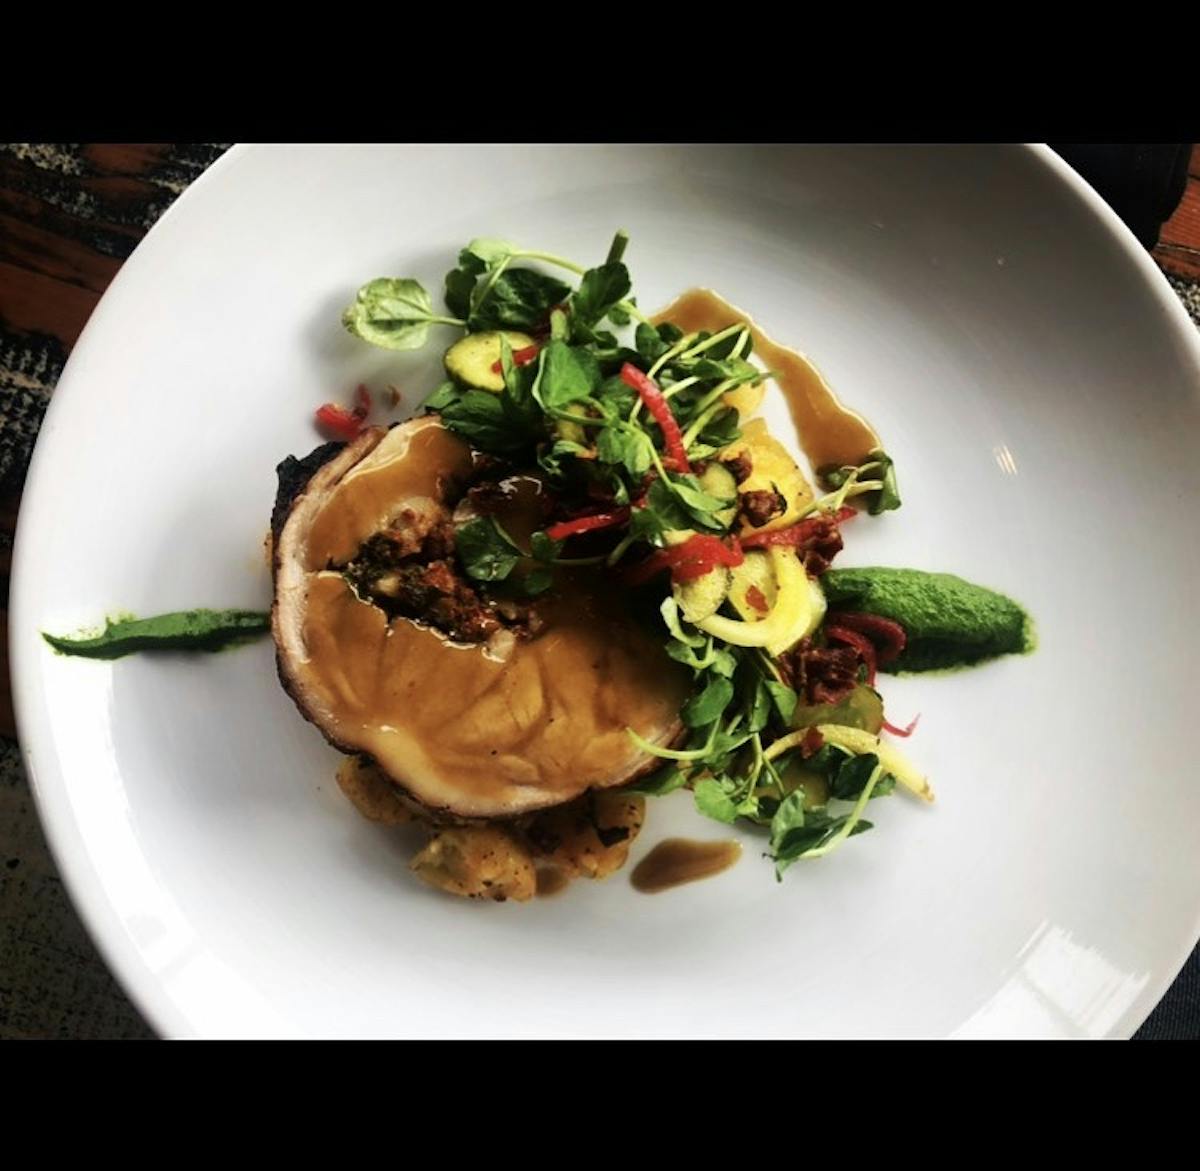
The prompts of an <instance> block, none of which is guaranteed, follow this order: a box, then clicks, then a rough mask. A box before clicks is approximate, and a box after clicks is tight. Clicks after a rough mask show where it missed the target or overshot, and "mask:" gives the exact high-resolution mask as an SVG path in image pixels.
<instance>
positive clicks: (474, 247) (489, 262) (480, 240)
mask: <svg viewBox="0 0 1200 1171" xmlns="http://www.w3.org/2000/svg"><path fill="white" fill-rule="evenodd" d="M520 251H521V249H520V248H518V247H517V246H516V245H515V244H513V243H511V242H510V241H508V240H498V239H497V238H496V237H494V236H477V237H476V238H475V239H474V240H472V241H471V242H470V243H469V244H468V245H467V246H466V247H465V248H464V249H463V250H462V252H461V253H460V254H459V264H462V262H463V257H464V256H473V257H475V258H476V259H477V260H478V261H479V262H480V263H481V264H482V265H483V266H484V267H485V268H495V267H496V265H497V264H499V263H500V262H501V261H503V260H509V259H511V258H512V257H513V256H515V255H516V254H517V253H518V252H520Z"/></svg>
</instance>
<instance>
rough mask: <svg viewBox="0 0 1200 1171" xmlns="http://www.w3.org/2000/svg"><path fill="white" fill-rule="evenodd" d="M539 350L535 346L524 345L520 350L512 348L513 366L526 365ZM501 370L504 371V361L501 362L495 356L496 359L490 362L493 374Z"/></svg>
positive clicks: (499, 372) (500, 372)
mask: <svg viewBox="0 0 1200 1171" xmlns="http://www.w3.org/2000/svg"><path fill="white" fill-rule="evenodd" d="M540 352H541V351H540V349H539V348H538V347H537V346H525V347H524V348H522V349H520V350H513V356H512V360H513V365H514V366H528V365H529V363H530V362H532V361H533V360H534V358H536V357H537V356H538V354H539V353H540ZM503 372H504V363H503V362H501V361H500V359H499V358H497V359H496V361H494V362H493V363H492V373H493V374H502V373H503Z"/></svg>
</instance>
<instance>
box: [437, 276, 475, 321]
mask: <svg viewBox="0 0 1200 1171" xmlns="http://www.w3.org/2000/svg"><path fill="white" fill-rule="evenodd" d="M478 280H479V274H478V273H477V272H471V271H469V270H467V269H465V268H452V269H451V270H450V271H449V272H448V273H446V281H445V285H444V287H443V291H442V297H443V299H444V300H445V302H446V308H447V309H449V310H450V312H451V313H453V314H454V316H455V317H460V318H462V319H463V320H464V321H465V320H466V319H467V318H468V317H469V316H470V315H471V296H472V294H473V293H474V292H475V284H476V282H477V281H478Z"/></svg>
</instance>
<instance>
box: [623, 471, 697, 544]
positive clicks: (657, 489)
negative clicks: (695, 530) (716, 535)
mask: <svg viewBox="0 0 1200 1171" xmlns="http://www.w3.org/2000/svg"><path fill="white" fill-rule="evenodd" d="M643 511H647V512H649V513H650V514H651V517H652V518H653V522H654V523H655V524H656V525H657V531H658V532H660V533H661V532H663V531H664V530H667V529H690V528H691V527H692V514H691V512H690V511H689V510H688V509H686V508H685V507H684V506H683V504H682V503H680V501H679V499H678V498H677V497H676V496H675V494H674V493H673V492H672V491H671V488H670V486H669V485H668V484H666V483H665V482H664V481H663V480H655V481H654V483H653V484H651V485H650V490H649V491H648V492H647V493H646V508H645V509H644V510H643ZM634 515H635V516H636V515H637V514H636V513H635V514H634ZM643 523H644V524H645V525H646V526H647V528H649V527H650V524H651V521H650V520H649V519H647V520H646V521H644V522H643Z"/></svg>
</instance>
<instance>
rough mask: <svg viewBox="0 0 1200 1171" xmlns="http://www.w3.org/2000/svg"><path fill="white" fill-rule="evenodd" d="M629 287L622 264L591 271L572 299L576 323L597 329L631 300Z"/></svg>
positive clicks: (573, 317) (609, 265) (584, 275)
mask: <svg viewBox="0 0 1200 1171" xmlns="http://www.w3.org/2000/svg"><path fill="white" fill-rule="evenodd" d="M629 287H630V286H629V270H628V269H627V268H626V267H625V266H624V265H623V264H622V263H621V262H620V261H614V262H611V263H607V264H602V265H600V266H599V267H598V268H589V269H588V270H587V272H585V273H584V274H583V278H582V279H581V281H580V283H579V288H578V289H577V290H576V291H575V295H574V296H573V297H572V298H571V316H572V319H573V321H577V322H579V323H581V324H584V325H595V324H596V323H597V322H598V321H601V320H603V318H604V317H606V316H607V315H608V312H609V310H611V309H612V307H613V306H614V305H616V304H617V302H618V301H623V300H624V299H625V297H626V296H628V294H629ZM613 340H614V342H615V340H616V339H613Z"/></svg>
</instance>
